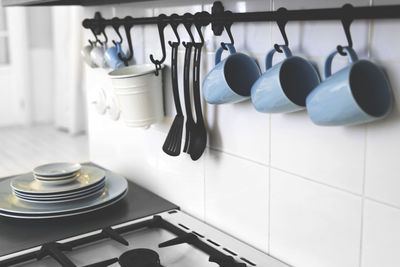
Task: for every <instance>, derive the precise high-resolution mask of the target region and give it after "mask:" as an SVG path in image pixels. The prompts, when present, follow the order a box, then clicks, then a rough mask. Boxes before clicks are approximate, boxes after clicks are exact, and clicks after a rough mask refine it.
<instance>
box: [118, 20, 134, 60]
mask: <svg viewBox="0 0 400 267" xmlns="http://www.w3.org/2000/svg"><path fill="white" fill-rule="evenodd" d="M132 19H133V18H132V17H131V16H126V17H125V18H124V29H125V34H126V39H127V42H128V45H129V55H128V56H127V57H123V56H122V55H121V53H118V57H119V59H121V60H122V61H123V62H124V64H125V66H128V61H129V60H131V59H132V57H133V47H132V38H131V28H132V24H130V22H129V21H131V20H132Z"/></svg>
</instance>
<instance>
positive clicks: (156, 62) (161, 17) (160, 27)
mask: <svg viewBox="0 0 400 267" xmlns="http://www.w3.org/2000/svg"><path fill="white" fill-rule="evenodd" d="M165 18H167V15H165V14H160V15H159V16H158V23H157V26H158V34H159V35H160V43H161V50H162V58H161V59H160V60H158V59H154V57H153V54H151V55H150V60H151V62H153V64H154V65H155V67H156V76H157V75H158V71H159V70H161V64H162V63H163V62H164V60H165V57H166V54H165V40H164V28H165V27H166V26H167V25H168V23H167V22H165V21H164V19H165Z"/></svg>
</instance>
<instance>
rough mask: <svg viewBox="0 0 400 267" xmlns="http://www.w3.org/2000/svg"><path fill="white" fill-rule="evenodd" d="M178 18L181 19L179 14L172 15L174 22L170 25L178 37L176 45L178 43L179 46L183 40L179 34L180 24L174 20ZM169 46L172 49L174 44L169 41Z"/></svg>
mask: <svg viewBox="0 0 400 267" xmlns="http://www.w3.org/2000/svg"><path fill="white" fill-rule="evenodd" d="M176 18H179V15H178V14H172V15H171V19H172V21H171V22H170V23H169V24H170V25H171V28H172V30H173V31H174V34H175V36H176V42H175V43H177V45H179V44H180V43H181V38H180V37H179V33H178V26H179V23H178V22H176V21H175V20H174V19H176ZM168 44H169V45H170V46H171V47H172V44H173V42H172V41H168Z"/></svg>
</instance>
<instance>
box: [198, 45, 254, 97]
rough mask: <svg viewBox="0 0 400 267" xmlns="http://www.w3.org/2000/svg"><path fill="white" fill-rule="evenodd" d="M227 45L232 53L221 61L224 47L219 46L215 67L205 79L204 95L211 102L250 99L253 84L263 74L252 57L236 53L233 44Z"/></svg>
mask: <svg viewBox="0 0 400 267" xmlns="http://www.w3.org/2000/svg"><path fill="white" fill-rule="evenodd" d="M226 46H227V48H228V52H229V54H230V55H229V56H228V57H227V58H225V59H224V60H222V61H221V55H222V52H223V51H224V49H223V48H222V47H220V48H218V50H217V52H216V53H215V67H214V68H213V69H212V70H211V71H210V72H209V73H208V74H207V76H206V77H205V79H204V81H203V95H204V98H205V99H206V101H207V102H208V103H210V104H224V103H235V102H240V101H243V100H246V99H248V98H249V97H250V90H251V86H252V85H253V83H254V82H255V81H256V80H257V79H258V77H260V75H261V73H260V69H259V67H258V65H257V64H256V62H255V61H254V60H253V59H252V58H250V57H249V56H247V55H245V54H242V53H236V50H235V47H234V46H233V45H231V44H226Z"/></svg>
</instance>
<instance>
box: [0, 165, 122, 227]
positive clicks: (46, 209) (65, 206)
mask: <svg viewBox="0 0 400 267" xmlns="http://www.w3.org/2000/svg"><path fill="white" fill-rule="evenodd" d="M127 188H128V184H127V182H126V180H125V178H124V177H122V176H119V175H117V174H114V173H111V172H107V173H106V172H104V171H103V170H101V169H99V168H96V167H90V166H81V165H80V164H71V163H52V164H47V165H42V166H39V167H37V168H35V169H34V171H33V173H28V174H25V175H20V176H17V177H15V178H13V179H12V180H11V182H9V181H8V180H7V181H3V182H0V215H3V216H8V217H15V218H29V219H42V218H53V217H63V216H71V215H76V214H81V213H86V212H90V211H93V210H97V209H100V208H103V207H106V206H109V205H111V204H113V203H115V202H117V201H118V200H120V199H122V198H123V197H124V196H125V195H126V193H127Z"/></svg>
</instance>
